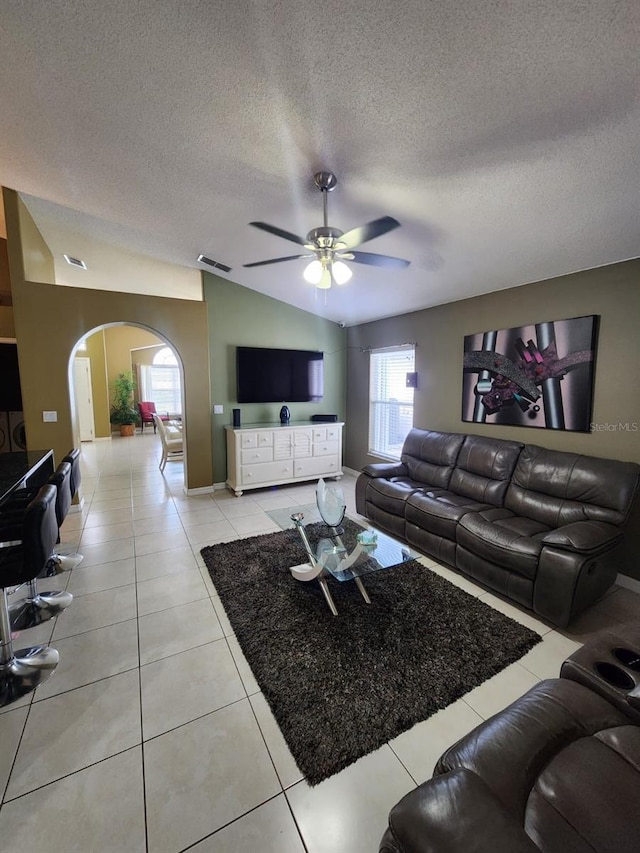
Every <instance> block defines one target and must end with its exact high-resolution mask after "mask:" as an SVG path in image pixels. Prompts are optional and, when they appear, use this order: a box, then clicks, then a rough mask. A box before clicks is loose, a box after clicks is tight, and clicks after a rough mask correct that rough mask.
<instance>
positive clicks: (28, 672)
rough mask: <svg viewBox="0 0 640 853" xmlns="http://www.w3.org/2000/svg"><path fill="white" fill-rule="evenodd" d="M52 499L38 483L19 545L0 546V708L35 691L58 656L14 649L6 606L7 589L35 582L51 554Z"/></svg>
mask: <svg viewBox="0 0 640 853" xmlns="http://www.w3.org/2000/svg"><path fill="white" fill-rule="evenodd" d="M55 502H56V489H55V486H51V485H46V486H42V488H41V489H40V490H39V491H38V493H37V495H36V497H35V498H34V500H32V501H31V503H30V504H29V505H28V506H27V508H26V509H25V512H24V517H23V521H22V530H21V541H20V544H18V545H11V546H9V547H7V548H1V549H0V588H1V594H0V707H3V706H4V705H8V704H9V703H10V702H14V701H15V700H16V699H19V698H20V697H21V696H24V695H25V694H26V693H29V692H30V691H31V690H35V688H36V687H38V686H39V685H40V684H42V683H43V682H45V681H46V680H47V679H48V678H49V676H50V675H51V674H52V672H53V670H54V669H55V668H56V666H57V665H58V661H59V659H60V656H59V655H58V652H57V651H56V650H55V649H52V648H50V647H49V646H32V647H30V648H26V649H19V650H18V651H14V648H13V638H12V633H11V624H10V620H9V608H8V605H7V589H9V588H12V587H16V586H21V585H22V584H24V583H30V582H32V581H35V578H37V576H38V575H39V574H40V572H42V571H43V569H44V568H45V566H46V564H47V561H48V560H49V557H50V556H51V552H52V551H53V547H54V545H55V542H56V539H57V537H58V522H57V520H56V512H55Z"/></svg>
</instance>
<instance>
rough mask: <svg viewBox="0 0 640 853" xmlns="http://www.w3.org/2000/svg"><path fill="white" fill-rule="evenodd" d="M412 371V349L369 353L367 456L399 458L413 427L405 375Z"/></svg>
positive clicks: (411, 395)
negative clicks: (369, 454) (368, 454)
mask: <svg viewBox="0 0 640 853" xmlns="http://www.w3.org/2000/svg"><path fill="white" fill-rule="evenodd" d="M414 371H415V348H414V347H413V346H401V347H388V348H386V349H379V350H372V351H371V361H370V366H369V453H373V454H375V455H376V456H385V457H388V458H390V459H399V458H400V453H401V452H402V445H403V444H404V440H405V438H406V437H407V433H408V432H409V430H410V429H411V427H412V426H413V388H407V373H413V372H414Z"/></svg>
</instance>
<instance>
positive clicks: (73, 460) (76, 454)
mask: <svg viewBox="0 0 640 853" xmlns="http://www.w3.org/2000/svg"><path fill="white" fill-rule="evenodd" d="M62 461H63V462H68V463H69V464H70V465H71V497H72V498H75V496H76V495H77V494H78V489H79V488H80V483H81V482H82V470H81V468H80V450H79V448H77V447H74V448H73V449H72V450H70V451H69V452H68V453H67V455H66V456H65V457H64V459H63V460H62Z"/></svg>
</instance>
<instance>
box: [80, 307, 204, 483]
mask: <svg viewBox="0 0 640 853" xmlns="http://www.w3.org/2000/svg"><path fill="white" fill-rule="evenodd" d="M158 353H163V355H162V356H161V361H162V362H164V364H163V365H160V364H156V365H154V358H155V356H157V354H158ZM78 361H83V362H84V364H86V365H87V366H88V369H89V377H90V378H89V380H88V382H89V385H90V389H91V392H92V393H91V396H92V402H91V407H92V416H93V421H94V435H93V437H92V438H91V439H90V442H94V441H95V442H100V441H104V440H111V439H113V440H114V441H115V440H118V441H121V440H122V441H127V440H129V441H132V440H134V438H133V437H132V438H128V439H127V438H122V437H121V436H120V434H119V432H115V431H113V429H112V425H111V422H110V414H109V413H110V406H111V402H112V394H113V382H114V380H115V378H116V377H117V376H118V375H119V374H121V373H125V374H130V375H131V377H132V379H133V382H134V389H135V390H134V393H133V397H132V404H133V405H134V407H136V408H137V403H138V402H139V401H141V400H143V399H147V400H153V396H151V397H149V394H150V393H151V394H153V393H154V389H155V390H157V391H158V393H159V394H161V393H162V394H163V396H162V399H161V400H159V401H158V403H159V405H158V412H161V413H164V412H167V413H168V414H169V415H170V416H171V417H172V418H176V419H179V420H180V422H181V425H182V429H183V434H184V438H185V441H184V445H185V456H184V457H183V460H182V461H180V462H175V464H173V465H171V466H168V467H167V478H168V479H171V481H172V483H174V484H175V486H176V488H177V487H178V486H179V488H180V489H182V488H184V483H185V478H184V471H185V466H186V433H187V430H188V428H189V427H188V423H187V422H186V418H184V412H185V411H186V409H185V403H184V368H183V362H182V358H181V356H180V353H179V351H178V349H177V348H176V347H175V346H174V344H173V343H172V342H171V341H169V340H167V338H166V337H165V336H164V335H161V334H159V333H158V332H157V331H156V330H155V329H153V328H151V327H149V326H145V325H142V324H140V323H128V322H126V321H122V322H119V323H105V324H103V325H100V326H97V327H95V328H93V329H91V330H90V331H88V332H87V334H86V335H84V336H83V337H82V338H81V339H80V340H78V341H77V342H76V344H75V345H74V347H73V349H72V351H71V355H70V358H69V366H68V381H69V399H70V404H71V420H72V425H73V434H74V444H75V445H76V446H80V445H81V444H83V443H84V447H85V448H88V447H89V442H87V441H86V433H85V441H84V442H82V441H81V438H82V436H81V419H82V411H81V407H82V405H86V403H85V402H84V400H79V399H78V390H79V381H78V375H79V373H78V366H77V362H78ZM81 376H82V371H80V377H81ZM163 378H166V379H168V380H169V384H170V386H171V387H170V389H167V388H163V387H162V386H163V384H164V385H167V382H164V383H163V381H162V379H163ZM154 380H155V385H154ZM167 392H168V393H167ZM134 432H135V438H136V439H137V440H139V441H140V440H144V442H145V444H144V445H141V444H138V445H137V450H142V448H143V447H144V448H145V449H146V450H147V451H148V449H149V445H150V443H153V446H154V448H155V449H156V450H157V456H158V460H159V459H160V457H161V452H162V451H161V438H160V435H158V434H154V432H153V430H147V431H143V430H142V429H140V428H137V429H136V430H135V431H134ZM145 433H146V434H145ZM134 449H135V445H134V446H132V448H131V450H132V451H133V450H134ZM92 452H93V453H95V450H94V451H92Z"/></svg>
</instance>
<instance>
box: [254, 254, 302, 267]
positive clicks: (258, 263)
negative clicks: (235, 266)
mask: <svg viewBox="0 0 640 853" xmlns="http://www.w3.org/2000/svg"><path fill="white" fill-rule="evenodd" d="M312 257H313V255H288V256H287V257H286V258H271V259H270V260H268V261H255V262H254V263H252V264H242V266H243V267H264V266H266V265H267V264H279V263H280V261H295V260H296V259H297V258H312Z"/></svg>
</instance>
